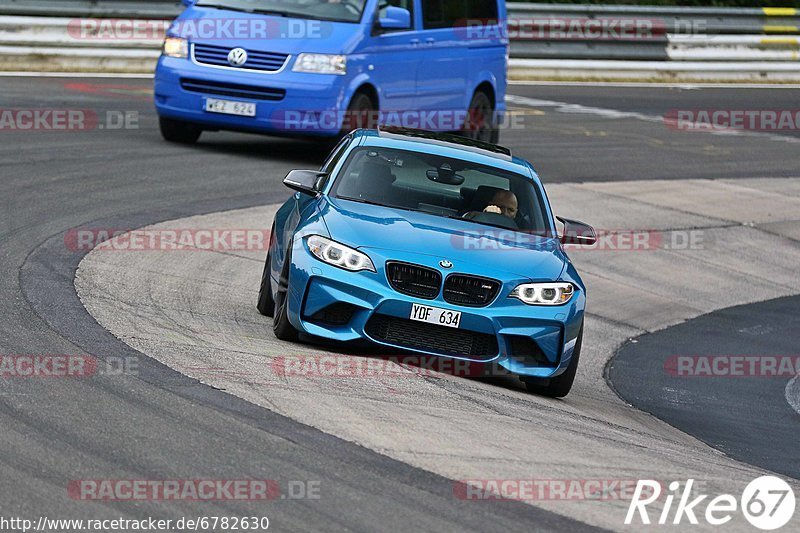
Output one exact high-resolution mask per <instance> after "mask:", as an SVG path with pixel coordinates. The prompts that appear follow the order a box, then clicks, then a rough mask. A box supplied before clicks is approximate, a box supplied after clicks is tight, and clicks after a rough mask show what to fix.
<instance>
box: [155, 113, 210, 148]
mask: <svg viewBox="0 0 800 533" xmlns="http://www.w3.org/2000/svg"><path fill="white" fill-rule="evenodd" d="M158 126H159V128H160V129H161V136H162V137H164V140H165V141H169V142H171V143H178V144H194V143H196V142H197V140H198V139H199V138H200V135H201V134H202V133H203V130H202V129H201V128H200V127H199V126H195V125H194V124H191V123H189V122H184V121H182V120H173V119H171V118H164V117H158Z"/></svg>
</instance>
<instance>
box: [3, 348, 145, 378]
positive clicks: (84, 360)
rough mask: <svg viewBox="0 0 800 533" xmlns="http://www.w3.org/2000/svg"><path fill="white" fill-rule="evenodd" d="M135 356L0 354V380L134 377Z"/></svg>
mask: <svg viewBox="0 0 800 533" xmlns="http://www.w3.org/2000/svg"><path fill="white" fill-rule="evenodd" d="M138 371H139V360H138V359H137V358H135V357H115V356H109V357H106V358H104V359H98V358H97V357H95V356H92V355H63V354H8V355H4V354H0V379H4V378H5V379H8V378H89V377H92V376H96V375H103V376H113V375H116V376H119V375H135V374H138Z"/></svg>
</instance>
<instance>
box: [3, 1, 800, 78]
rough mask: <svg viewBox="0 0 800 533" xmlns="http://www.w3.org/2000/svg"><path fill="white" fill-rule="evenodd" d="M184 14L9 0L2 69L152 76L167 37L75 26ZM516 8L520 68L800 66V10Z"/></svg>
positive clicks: (160, 6)
mask: <svg viewBox="0 0 800 533" xmlns="http://www.w3.org/2000/svg"><path fill="white" fill-rule="evenodd" d="M182 9H183V5H182V4H181V2H180V1H179V0H119V1H115V0H0V69H6V70H7V69H14V57H15V56H16V57H24V58H29V59H30V58H33V59H35V60H36V61H42V59H41V58H44V61H45V62H46V63H48V64H51V65H53V66H52V68H60V69H70V65H71V64H73V63H70V62H71V61H74V60H75V58H77V57H79V58H81V59H80V61H78V62H76V63H74V64H76V65H86V64H91V61H92V60H93V58H95V60H96V61H95V62H96V63H97V64H98V65H99V66H98V68H97V70H104V69H107V68H108V66H109V65H112V64H113V65H120V64H123V63H121V62H120V61H118V60H117V59H119V58H125V57H128V58H136V61H132V63H131V64H132V66H131V68H130V69H123V70H137V69H140V70H141V69H144V70H146V69H147V67H146V66H145V67H143V66H142V65H147V63H146V62H147V61H152V59H153V58H154V57H157V54H158V51H157V49H158V47H159V45H160V39H158V38H149V39H139V40H135V39H112V40H105V41H103V40H91V39H88V40H87V39H76V38H75V37H74V36H73V35H72V34H71V31H70V27H69V25H70V22H73V23H74V22H75V20H76V19H77V18H85V17H86V18H110V19H114V18H117V19H120V18H123V19H149V20H154V21H161V23H163V24H166V23H167V22H166V21H168V20H170V19H172V18H173V17H174V16H176V15H177V14H178V13H180V11H181V10H182ZM508 9H509V36H510V38H511V57H512V65H521V64H523V63H524V64H525V65H527V67H526V68H534V67H533V65H537V64H542V65H544V64H547V62H548V61H557V60H562V61H563V60H569V61H584V62H585V61H590V60H591V61H618V62H625V61H629V62H664V63H672V62H694V63H697V64H702V63H703V62H708V63H711V62H725V63H734V62H739V63H744V62H759V64H769V63H770V62H774V63H775V64H776V66H777V65H778V64H782V63H791V64H795V65H798V66H800V57H799V56H800V37H798V36H800V12H799V10H797V9H792V8H763V9H758V8H747V9H738V8H737V9H728V8H681V7H654V6H620V5H571V4H569V5H568V4H540V3H516V2H514V3H508ZM625 22H627V23H633V24H639V26H638V27H639V29H640V30H641V29H642V28H644V30H642V31H640V32H639V33H635V34H633V35H615V34H614V31H613V27H614V24H615V23H616V24H621V23H625ZM155 23H156V22H154V24H155ZM604 25H605V26H604ZM597 27H606V29H607V30H608V29H609V28H611V30H609V31H608V33H607V34H603V35H601V36H600V37H599V38H598V37H597V36H596V35H595V34H593V33H591V31H589V30H591V29H596V28H597ZM37 58H38V59H37ZM537 62H538V63H537ZM751 66H752V65H751ZM76 68H77V67H76ZM81 68H83V67H81ZM731 68H733V67H731ZM781 68H783V67H781ZM792 68H794V67H790V70H791V69H792Z"/></svg>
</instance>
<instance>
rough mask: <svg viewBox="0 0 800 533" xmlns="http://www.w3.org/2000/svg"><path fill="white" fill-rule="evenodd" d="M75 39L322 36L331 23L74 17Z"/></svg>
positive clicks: (70, 28)
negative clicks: (168, 36)
mask: <svg viewBox="0 0 800 533" xmlns="http://www.w3.org/2000/svg"><path fill="white" fill-rule="evenodd" d="M67 33H68V35H69V36H70V38H71V39H73V40H76V41H160V40H163V39H164V38H165V37H167V35H170V36H175V37H182V38H184V39H189V40H195V41H212V42H213V41H228V40H231V39H233V40H236V41H248V40H259V41H263V40H265V39H326V38H328V37H330V35H331V34H332V33H333V24H332V23H331V22H329V21H324V20H311V19H297V18H282V19H271V18H266V17H202V18H182V19H180V20H176V21H175V22H173V23H170V22H169V21H166V20H147V19H126V18H77V19H72V20H70V21H69V23H68V24H67Z"/></svg>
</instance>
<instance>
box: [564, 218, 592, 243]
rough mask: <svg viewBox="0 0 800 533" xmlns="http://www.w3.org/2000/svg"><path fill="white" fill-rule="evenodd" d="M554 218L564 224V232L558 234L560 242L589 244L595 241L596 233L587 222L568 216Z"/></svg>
mask: <svg viewBox="0 0 800 533" xmlns="http://www.w3.org/2000/svg"><path fill="white" fill-rule="evenodd" d="M556 218H557V219H558V220H559V221H561V222H562V223H563V224H564V234H563V235H560V236H559V240H560V241H561V243H562V244H580V245H583V246H591V245H593V244H594V243H596V242H597V233H596V232H595V231H594V228H593V227H591V226H590V225H589V224H584V223H583V222H578V221H577V220H570V219H568V218H561V217H556Z"/></svg>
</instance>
